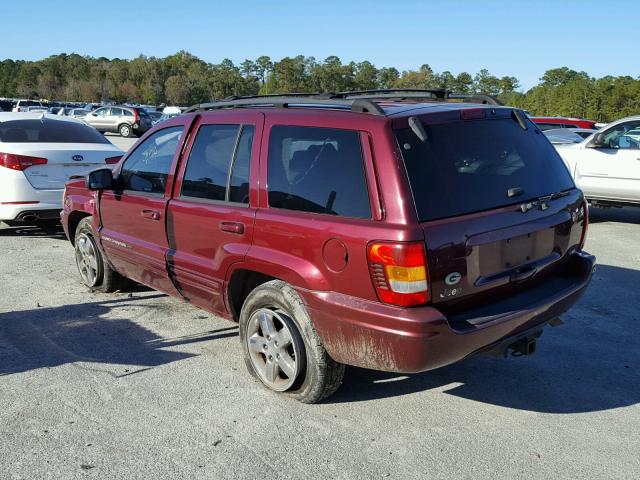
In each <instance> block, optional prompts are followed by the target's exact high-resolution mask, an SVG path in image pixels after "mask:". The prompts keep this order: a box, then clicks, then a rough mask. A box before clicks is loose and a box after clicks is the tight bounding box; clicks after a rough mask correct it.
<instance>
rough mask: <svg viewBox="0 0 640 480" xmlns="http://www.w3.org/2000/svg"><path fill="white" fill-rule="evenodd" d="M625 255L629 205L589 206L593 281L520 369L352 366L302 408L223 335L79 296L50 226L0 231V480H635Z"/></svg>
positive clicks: (634, 226)
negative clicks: (410, 370) (274, 389)
mask: <svg viewBox="0 0 640 480" xmlns="http://www.w3.org/2000/svg"><path fill="white" fill-rule="evenodd" d="M109 138H110V139H111V140H112V141H114V143H116V144H118V145H122V146H121V148H123V147H124V148H128V146H130V145H131V144H132V143H133V141H134V140H131V139H121V138H120V137H115V136H109ZM639 247H640V209H636V210H633V209H624V210H613V209H612V210H597V209H594V210H592V224H591V226H590V229H589V239H588V242H587V250H588V251H590V252H591V253H593V254H595V255H597V256H598V269H597V272H596V274H595V276H594V279H593V282H592V284H591V286H590V288H589V290H588V292H587V293H586V295H585V296H584V297H583V299H582V300H581V301H580V302H579V304H578V305H577V306H576V307H574V308H573V309H572V310H571V311H570V312H568V313H567V314H566V315H564V316H563V319H564V321H565V325H563V326H561V327H559V328H553V329H551V328H549V329H547V330H546V331H545V333H544V335H543V336H542V338H541V340H540V342H539V344H538V352H537V354H536V355H534V356H533V357H527V358H507V359H496V358H487V357H476V358H470V359H468V360H466V361H464V362H461V363H459V364H456V365H453V366H449V367H446V368H442V369H439V370H436V371H432V372H426V373H422V374H418V375H411V376H404V375H397V374H389V373H379V372H372V371H367V370H362V369H357V368H348V369H347V374H346V377H345V384H344V385H343V386H342V387H341V389H340V390H339V391H338V393H337V394H336V395H334V396H333V397H331V398H329V399H328V400H327V401H326V402H325V403H323V404H320V405H303V404H300V403H297V402H295V401H292V400H289V399H286V398H282V397H279V396H277V395H275V394H273V393H270V392H268V391H266V390H265V389H263V388H261V386H260V385H259V384H258V383H256V382H255V381H253V380H252V379H251V377H250V376H249V374H248V373H247V372H246V371H245V367H244V364H243V361H242V357H241V352H240V345H239V341H238V332H237V328H236V326H235V324H232V323H229V322H226V321H224V320H222V319H219V318H216V317H214V316H212V315H209V314H208V313H206V312H203V311H201V310H198V309H196V308H194V307H191V306H189V305H188V304H186V303H183V302H181V301H179V300H176V299H172V298H169V297H167V296H165V295H163V294H160V293H158V292H154V291H151V290H148V289H146V288H143V287H138V288H135V289H134V290H133V291H130V292H119V293H115V294H99V293H92V292H89V291H87V289H86V288H84V287H83V286H82V285H81V284H80V280H79V276H78V273H77V270H76V267H75V263H74V255H73V249H72V247H71V246H70V244H69V243H68V242H67V241H66V239H64V236H63V234H62V233H61V232H60V231H58V232H44V231H41V230H38V229H35V228H21V229H20V228H18V229H16V228H6V227H2V228H0V285H2V287H3V288H2V290H1V292H0V405H1V406H2V408H1V409H0V478H2V479H4V478H11V479H13V478H16V479H18V478H24V479H34V478H64V479H72V478H110V479H116V478H118V479H119V478H122V479H136V478H173V479H175V478H229V479H237V478H261V479H263V478H308V479H316V478H317V479H326V478H345V479H351V478H402V479H406V478H429V479H440V478H442V479H445V478H446V479H449V478H473V479H477V478H513V479H519V478H522V479H525V478H526V479H532V478H534V479H538V478H539V479H549V478H571V479H577V478H584V479H600V478H602V479H605V478H606V479H613V478H619V479H632V478H638V477H640V456H639V455H638V452H640V435H638V429H639V427H640V405H639V402H640V387H639V383H640V289H639V288H638V287H639V286H640V249H639Z"/></svg>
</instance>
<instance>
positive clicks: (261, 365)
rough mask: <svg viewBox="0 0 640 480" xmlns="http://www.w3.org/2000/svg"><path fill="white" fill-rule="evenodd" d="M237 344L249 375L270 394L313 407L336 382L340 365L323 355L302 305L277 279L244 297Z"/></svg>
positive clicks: (340, 370)
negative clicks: (241, 350)
mask: <svg viewBox="0 0 640 480" xmlns="http://www.w3.org/2000/svg"><path fill="white" fill-rule="evenodd" d="M240 340H241V342H242V348H243V353H244V360H245V363H246V365H247V369H248V370H249V373H251V374H252V375H253V376H254V377H255V378H257V379H258V380H260V382H261V383H262V384H263V385H264V386H265V387H267V388H268V389H270V390H274V391H276V392H280V393H284V394H286V395H289V396H291V397H293V398H295V399H296V400H299V401H301V402H303V403H316V402H319V401H321V400H323V399H325V398H327V397H329V396H330V395H332V394H333V393H334V392H335V391H336V390H337V389H338V388H339V387H340V384H341V383H342V379H343V377H344V370H345V366H344V365H342V364H340V363H337V362H335V361H334V360H333V359H332V358H331V357H330V356H329V354H328V353H327V351H326V350H325V349H324V347H323V345H322V341H321V340H320V338H319V337H318V334H317V333H316V331H315V328H314V327H313V323H312V322H311V319H310V318H309V315H308V313H307V310H306V308H305V307H304V304H303V303H302V300H301V299H300V297H299V296H298V294H297V293H296V291H295V290H294V289H293V288H292V287H291V285H289V284H287V283H285V282H283V281H281V280H273V281H271V282H267V283H265V284H263V285H260V286H259V287H257V288H256V289H255V290H253V291H252V292H251V293H250V294H249V296H248V297H247V299H246V300H245V302H244V304H243V306H242V311H241V313H240Z"/></svg>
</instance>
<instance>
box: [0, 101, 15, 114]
mask: <svg viewBox="0 0 640 480" xmlns="http://www.w3.org/2000/svg"><path fill="white" fill-rule="evenodd" d="M14 105H15V103H14V102H12V101H11V100H0V112H11V111H13V107H14Z"/></svg>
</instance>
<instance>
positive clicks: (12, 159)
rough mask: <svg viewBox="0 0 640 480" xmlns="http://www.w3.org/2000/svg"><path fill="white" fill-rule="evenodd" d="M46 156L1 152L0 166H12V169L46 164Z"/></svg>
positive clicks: (24, 168)
mask: <svg viewBox="0 0 640 480" xmlns="http://www.w3.org/2000/svg"><path fill="white" fill-rule="evenodd" d="M47 161H48V160H47V159H46V158H41V157H28V156H26V155H16V154H14V153H0V167H5V168H10V169H11V170H20V171H22V170H26V169H27V168H29V167H32V166H33V165H44V164H46V163H47Z"/></svg>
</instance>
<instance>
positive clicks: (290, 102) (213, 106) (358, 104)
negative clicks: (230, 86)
mask: <svg viewBox="0 0 640 480" xmlns="http://www.w3.org/2000/svg"><path fill="white" fill-rule="evenodd" d="M330 95H331V94H313V93H294V94H291V95H290V94H284V95H253V96H246V97H229V98H225V99H224V100H221V101H219V102H210V103H200V104H197V105H193V106H192V107H189V108H188V109H187V110H185V112H184V113H191V112H197V111H200V110H220V109H224V108H237V107H256V106H260V105H266V106H273V107H276V108H289V107H296V106H301V107H311V108H314V107H326V108H338V109H344V110H347V109H348V110H351V111H353V112H359V113H371V114H374V115H384V114H385V113H384V110H383V109H382V108H380V106H378V105H377V104H376V103H374V102H372V101H370V100H366V99H350V100H348V99H342V98H335V99H334V98H331V97H330Z"/></svg>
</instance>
